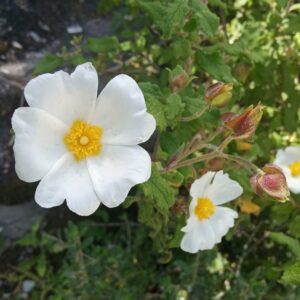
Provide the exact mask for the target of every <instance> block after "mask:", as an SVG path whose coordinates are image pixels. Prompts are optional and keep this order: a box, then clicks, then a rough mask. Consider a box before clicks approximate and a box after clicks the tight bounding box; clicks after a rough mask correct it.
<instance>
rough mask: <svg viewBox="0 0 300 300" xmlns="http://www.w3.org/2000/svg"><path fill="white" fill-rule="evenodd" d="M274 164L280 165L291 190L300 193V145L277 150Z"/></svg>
mask: <svg viewBox="0 0 300 300" xmlns="http://www.w3.org/2000/svg"><path fill="white" fill-rule="evenodd" d="M274 164H275V165H277V166H279V167H280V168H281V169H282V171H283V173H284V175H285V177H286V181H287V184H288V187H289V189H290V191H291V192H293V193H295V194H299V193H300V146H290V147H287V148H285V149H280V150H278V152H277V155H276V158H275V161H274Z"/></svg>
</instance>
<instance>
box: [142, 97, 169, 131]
mask: <svg viewBox="0 0 300 300" xmlns="http://www.w3.org/2000/svg"><path fill="white" fill-rule="evenodd" d="M146 104H147V110H148V112H149V113H150V114H152V115H153V116H154V118H155V120H156V125H157V127H158V128H159V129H160V130H164V129H165V128H166V127H167V120H166V116H165V105H163V104H162V103H161V102H160V101H159V100H157V99H156V98H153V97H149V96H148V97H146Z"/></svg>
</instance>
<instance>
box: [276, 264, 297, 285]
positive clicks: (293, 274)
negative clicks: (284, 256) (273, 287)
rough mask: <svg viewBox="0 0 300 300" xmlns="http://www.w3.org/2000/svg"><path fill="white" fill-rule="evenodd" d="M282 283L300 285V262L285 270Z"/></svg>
mask: <svg viewBox="0 0 300 300" xmlns="http://www.w3.org/2000/svg"><path fill="white" fill-rule="evenodd" d="M281 281H282V282H283V283H285V284H296V285H300V261H299V260H298V261H296V262H294V263H293V264H291V265H289V266H288V267H286V268H285V270H284V273H283V275H282V277H281Z"/></svg>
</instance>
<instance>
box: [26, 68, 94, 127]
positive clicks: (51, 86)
mask: <svg viewBox="0 0 300 300" xmlns="http://www.w3.org/2000/svg"><path fill="white" fill-rule="evenodd" d="M97 89H98V77H97V72H96V70H95V69H94V67H93V66H92V64H91V63H85V64H82V65H79V66H78V67H77V68H76V69H75V71H74V72H73V73H72V74H71V75H69V74H68V73H66V72H63V71H59V72H56V73H54V74H43V75H40V76H37V77H36V78H34V79H32V80H30V81H29V82H28V84H27V85H26V87H25V90H24V94H25V98H26V100H27V102H28V104H29V105H30V106H32V107H36V108H40V109H43V110H45V111H47V112H48V113H50V114H51V115H53V116H55V117H57V118H58V119H60V120H62V121H64V122H65V123H66V124H67V125H70V124H71V123H72V122H73V121H74V120H76V119H82V120H87V119H88V118H89V116H90V114H91V112H92V111H93V110H94V108H95V103H96V98H97Z"/></svg>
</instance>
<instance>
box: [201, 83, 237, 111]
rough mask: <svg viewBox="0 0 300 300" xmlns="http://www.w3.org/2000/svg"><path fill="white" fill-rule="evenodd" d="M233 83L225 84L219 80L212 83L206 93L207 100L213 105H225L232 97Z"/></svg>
mask: <svg viewBox="0 0 300 300" xmlns="http://www.w3.org/2000/svg"><path fill="white" fill-rule="evenodd" d="M231 90H232V84H231V83H228V84H225V83H223V82H217V83H215V84H213V85H210V86H209V87H208V88H207V90H206V93H205V100H206V102H207V103H209V104H210V105H211V106H214V107H224V106H225V105H226V104H227V103H228V102H229V101H230V99H231V97H232V93H231Z"/></svg>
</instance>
